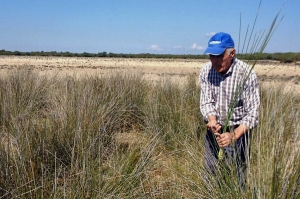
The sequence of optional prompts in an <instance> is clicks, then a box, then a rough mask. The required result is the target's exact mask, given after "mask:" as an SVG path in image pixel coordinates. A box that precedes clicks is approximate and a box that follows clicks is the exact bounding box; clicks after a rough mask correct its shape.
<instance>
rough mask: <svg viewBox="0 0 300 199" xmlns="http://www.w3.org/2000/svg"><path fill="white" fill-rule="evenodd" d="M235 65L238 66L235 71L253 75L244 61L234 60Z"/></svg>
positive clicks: (251, 68) (251, 69)
mask: <svg viewBox="0 0 300 199" xmlns="http://www.w3.org/2000/svg"><path fill="white" fill-rule="evenodd" d="M236 65H237V66H238V67H237V69H238V70H240V71H241V72H251V73H254V71H253V67H252V66H251V65H249V64H248V63H246V62H245V61H242V60H239V59H237V58H236Z"/></svg>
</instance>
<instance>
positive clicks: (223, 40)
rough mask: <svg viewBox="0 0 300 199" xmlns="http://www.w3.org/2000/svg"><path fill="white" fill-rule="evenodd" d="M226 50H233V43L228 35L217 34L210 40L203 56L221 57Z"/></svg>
mask: <svg viewBox="0 0 300 199" xmlns="http://www.w3.org/2000/svg"><path fill="white" fill-rule="evenodd" d="M226 48H234V42H233V40H232V38H231V36H230V35H229V34H227V33H224V32H219V33H217V34H215V35H214V36H213V37H212V38H210V40H209V41H208V47H207V49H206V50H205V51H204V54H209V55H221V54H222V53H223V52H224V51H225V50H226Z"/></svg>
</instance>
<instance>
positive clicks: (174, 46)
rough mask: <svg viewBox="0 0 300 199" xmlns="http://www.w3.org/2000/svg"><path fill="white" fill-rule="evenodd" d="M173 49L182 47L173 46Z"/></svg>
mask: <svg viewBox="0 0 300 199" xmlns="http://www.w3.org/2000/svg"><path fill="white" fill-rule="evenodd" d="M173 48H177V49H179V48H182V46H173Z"/></svg>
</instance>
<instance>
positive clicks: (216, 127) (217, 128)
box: [206, 120, 222, 133]
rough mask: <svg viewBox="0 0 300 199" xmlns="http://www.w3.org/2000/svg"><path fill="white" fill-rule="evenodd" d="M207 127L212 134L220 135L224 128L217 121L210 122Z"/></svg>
mask: <svg viewBox="0 0 300 199" xmlns="http://www.w3.org/2000/svg"><path fill="white" fill-rule="evenodd" d="M206 127H207V129H208V130H210V131H211V132H213V133H218V132H219V131H220V129H221V127H222V126H221V125H220V124H219V123H218V122H217V120H209V122H208V123H207V124H206Z"/></svg>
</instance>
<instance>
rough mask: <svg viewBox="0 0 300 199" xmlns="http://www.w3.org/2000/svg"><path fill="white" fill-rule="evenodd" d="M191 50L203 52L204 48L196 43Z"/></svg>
mask: <svg viewBox="0 0 300 199" xmlns="http://www.w3.org/2000/svg"><path fill="white" fill-rule="evenodd" d="M191 49H194V50H203V49H204V47H202V46H198V45H197V44H196V43H194V44H193V45H192V46H191Z"/></svg>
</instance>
